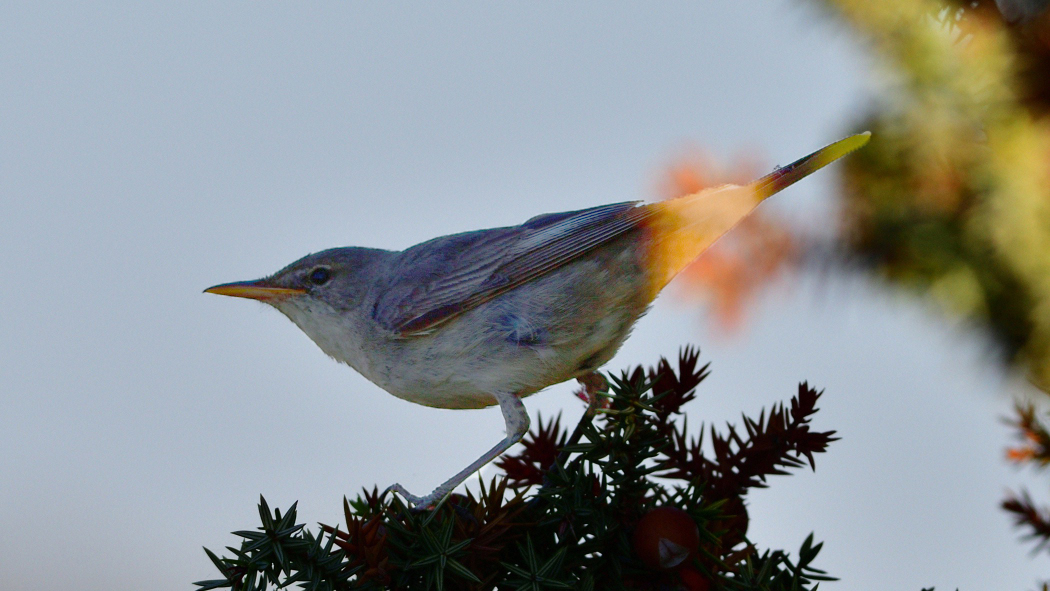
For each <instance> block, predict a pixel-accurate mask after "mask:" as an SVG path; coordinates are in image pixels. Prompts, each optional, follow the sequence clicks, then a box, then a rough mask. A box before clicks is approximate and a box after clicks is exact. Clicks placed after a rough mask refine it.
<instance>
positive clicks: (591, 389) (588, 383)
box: [576, 371, 609, 415]
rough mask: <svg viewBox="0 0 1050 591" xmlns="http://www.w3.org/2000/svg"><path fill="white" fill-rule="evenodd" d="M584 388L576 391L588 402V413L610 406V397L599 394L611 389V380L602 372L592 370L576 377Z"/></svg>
mask: <svg viewBox="0 0 1050 591" xmlns="http://www.w3.org/2000/svg"><path fill="white" fill-rule="evenodd" d="M576 381H577V382H579V383H580V385H581V386H583V387H582V388H580V389H579V390H578V391H577V392H576V397H577V398H579V399H580V400H582V401H584V402H586V403H587V413H588V414H590V415H593V414H594V413H596V412H599V411H602V410H605V409H607V408H609V399H608V398H602V397H600V396H598V393H599V392H605V391H608V389H609V382H608V380H606V379H605V376H603V375H602V374H600V373H598V372H596V371H592V372H591V373H589V374H585V375H582V376H580V377H578V378H576Z"/></svg>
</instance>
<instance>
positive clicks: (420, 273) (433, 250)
mask: <svg viewBox="0 0 1050 591" xmlns="http://www.w3.org/2000/svg"><path fill="white" fill-rule="evenodd" d="M648 215H649V209H648V208H646V207H639V206H638V202H633V201H632V202H625V203H614V204H611V205H602V206H598V207H592V208H590V209H583V210H579V211H570V212H565V213H555V214H546V215H541V216H537V217H535V218H532V219H530V220H529V221H527V222H525V223H524V224H522V225H520V226H513V227H509V228H495V229H492V230H480V231H476V232H467V233H464V234H456V235H453V236H444V237H441V238H436V239H434V240H431V241H429V242H424V243H423V244H419V245H417V246H414V247H412V248H410V249H408V250H406V251H404V252H403V253H401V255H400V256H399V259H398V260H397V263H396V265H395V272H394V274H393V276H392V277H391V278H390V281H389V282H388V283H387V285H386V288H385V289H384V290H383V293H382V294H381V295H380V296H379V297H378V299H377V301H376V304H375V308H374V310H373V316H374V318H375V319H376V320H377V321H378V322H379V323H380V324H382V325H383V326H385V327H386V328H388V329H389V330H392V331H394V332H397V333H400V334H401V335H402V336H412V335H418V334H422V333H425V332H427V331H428V330H430V329H432V328H434V327H435V326H436V325H438V324H440V323H442V322H445V321H446V320H449V319H451V318H454V317H456V316H458V315H460V314H462V313H464V312H466V311H468V310H471V309H473V308H475V307H477V306H479V305H481V304H483V303H485V302H487V301H489V300H491V299H492V298H494V297H496V296H498V295H500V294H501V293H504V292H506V291H508V290H511V289H514V288H515V287H517V286H519V285H521V284H523V283H526V282H528V281H531V280H533V279H536V278H537V277H541V276H543V275H545V274H547V273H550V272H551V271H553V270H555V269H557V268H558V267H560V266H562V265H564V264H566V263H568V262H570V261H572V260H574V259H576V258H577V257H579V256H581V255H583V254H585V253H586V252H588V251H590V250H592V249H594V248H596V247H598V246H600V245H602V244H604V243H606V242H608V241H610V240H613V239H615V238H617V237H618V236H621V235H623V234H624V233H625V232H628V231H630V230H632V229H634V228H637V227H638V225H639V224H640V223H641V222H642V220H644V219H645V218H646V217H647V216H648Z"/></svg>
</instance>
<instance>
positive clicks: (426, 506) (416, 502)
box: [383, 484, 452, 511]
mask: <svg viewBox="0 0 1050 591" xmlns="http://www.w3.org/2000/svg"><path fill="white" fill-rule="evenodd" d="M388 492H391V493H396V494H398V495H400V496H401V498H403V499H405V502H406V504H408V507H409V508H410V509H412V510H413V511H426V510H430V509H435V508H437V506H438V505H439V504H441V502H442V501H444V500H445V498H446V497H448V495H449V493H450V492H452V491H445V490H442V489H441V488H440V487H439V488H438V489H436V490H435V491H434V492H432V493H430V494H429V495H426V496H423V497H417V496H416V495H414V494H412V493H410V492H408V491H407V490H405V487H403V486H401V485H400V484H392V485H390V486H388V487H387V488H386V490H385V491H383V494H386V493H388Z"/></svg>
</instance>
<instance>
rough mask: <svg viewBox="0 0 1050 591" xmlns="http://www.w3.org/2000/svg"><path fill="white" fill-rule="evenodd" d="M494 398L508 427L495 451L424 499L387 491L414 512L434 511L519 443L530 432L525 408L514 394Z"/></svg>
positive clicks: (396, 487) (399, 490)
mask: <svg viewBox="0 0 1050 591" xmlns="http://www.w3.org/2000/svg"><path fill="white" fill-rule="evenodd" d="M495 397H496V400H497V401H499V408H500V410H502V411H503V420H504V422H506V424H507V436H506V437H505V438H504V439H503V441H501V442H499V443H497V444H496V446H495V447H493V448H492V449H490V450H488V451H487V452H485V454H484V455H483V456H481V457H480V458H478V459H477V460H474V462H473V463H471V464H470V465H469V466H467V467H466V468H464V469H463V470H461V471H460V472H459V473H458V474H456V475H455V476H453V477H452V478H449V479H448V480H446V481H445V482H444V483H443V484H442V485H441V486H439V487H437V488H435V489H434V492H432V493H430V494H429V495H427V496H425V497H417V496H415V495H412V494H409V492H408V491H407V490H405V488H404V487H403V486H401V485H400V484H395V485H393V486H391V487H390V488H388V489H387V490H388V491H393V492H395V493H397V494H399V495H401V496H402V497H404V498H405V500H406V501H408V503H409V504H410V505H412V506H413V507H414V508H416V509H426V508H430V507H433V506H435V505H437V504H438V502H440V501H441V500H442V499H444V498H445V497H446V496H448V494H449V493H451V492H452V491H453V490H455V488H456V487H457V486H459V485H460V484H461V483H462V482H463V481H464V480H466V479H467V478H469V477H470V475H471V474H473V473H475V472H477V471H478V470H480V469H481V467H482V466H484V465H485V464H488V463H489V462H491V461H492V460H494V459H496V458H497V457H499V455H500V454H502V453H503V452H505V451H507V450H508V449H509V448H510V447H511V446H512V445H514V444H515V443H517V442H519V441H521V438H522V437H524V436H525V434H526V433H528V431H529V413H528V412H526V411H525V405H524V404H522V403H521V399H520V398H518V397H517V396H516V395H515V394H504V393H497V394H495Z"/></svg>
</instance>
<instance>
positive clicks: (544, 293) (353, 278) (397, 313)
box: [204, 132, 871, 510]
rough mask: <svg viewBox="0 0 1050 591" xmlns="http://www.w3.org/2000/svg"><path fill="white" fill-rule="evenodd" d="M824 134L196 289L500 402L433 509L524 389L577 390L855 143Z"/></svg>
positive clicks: (399, 383)
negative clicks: (568, 202)
mask: <svg viewBox="0 0 1050 591" xmlns="http://www.w3.org/2000/svg"><path fill="white" fill-rule="evenodd" d="M870 136H871V134H870V133H869V132H864V133H860V134H856V135H852V136H849V137H847V138H845V139H842V140H839V141H837V142H835V143H832V144H830V145H828V146H826V147H824V148H822V149H820V150H818V151H816V152H813V153H812V154H810V155H808V156H805V157H804V158H801V159H799V160H796V161H795V162H792V163H791V164H788V165H786V166H782V167H778V168H776V169H775V170H773V172H771V173H770V174H767V175H765V176H763V177H761V178H759V179H757V180H755V181H753V182H751V183H749V184H747V185H742V186H741V185H723V186H720V187H713V188H708V189H705V190H703V191H700V192H698V193H694V194H692V195H687V196H683V197H678V198H675V199H671V200H667V201H659V202H654V203H642V202H639V201H625V202H620V203H612V204H608V205H600V206H596V207H591V208H587V209H581V210H576V211H567V212H561V213H548V214H542V215H538V216H536V217H533V218H531V219H529V220H527V221H525V222H524V223H522V224H520V225H517V226H510V227H502V228H492V229H486V230H476V231H470V232H463V233H459V234H453V235H448V236H441V237H438V238H434V239H432V240H428V241H426V242H423V243H420V244H417V245H415V246H412V247H410V248H407V249H405V250H402V251H391V250H383V249H377V248H364V247H342V248H332V249H328V250H324V251H321V252H317V253H313V254H309V255H307V256H304V257H302V258H300V259H299V260H297V261H295V262H293V263H291V264H290V265H288V266H286V267H284V268H283V269H281V270H280V271H277V272H276V273H274V274H272V275H270V276H267V277H264V278H262V279H256V280H252V281H238V282H234V283H224V284H220V285H215V286H213V287H209V288H207V289H206V290H204V291H205V292H206V293H212V294H218V295H224V296H233V297H239V298H249V299H253V300H258V301H260V302H264V303H265V304H268V305H270V306H272V307H274V308H276V309H277V310H278V311H280V312H281V313H283V314H284V315H285V316H287V317H288V318H289V319H290V320H291V321H292V322H293V323H295V324H296V325H297V326H298V327H299V328H300V329H301V330H302V331H303V332H304V333H306V335H307V336H308V337H309V338H310V339H311V340H313V341H314V343H316V344H317V345H318V346H319V347H320V348H321V350H322V351H324V353H326V354H327V355H329V356H330V357H332V358H334V359H336V360H337V361H339V362H342V363H345V364H347V365H349V366H350V367H352V368H353V369H355V370H356V371H357V372H359V373H360V374H361V375H363V376H364V377H365V378H367V379H369V380H370V381H372V382H373V383H375V384H376V385H378V386H379V387H380V388H382V389H384V390H386V391H387V392H389V393H390V394H393V395H394V396H396V397H398V398H402V399H404V400H407V401H409V402H414V403H416V404H421V405H425V406H431V407H437V408H450V409H472V408H483V407H487V406H492V405H499V407H500V409H501V411H502V413H503V419H504V423H505V427H506V437H504V439H503V440H502V441H500V442H499V443H497V444H496V445H494V446H493V447H492V448H491V449H490V450H488V451H487V452H485V453H484V454H482V455H481V456H480V457H479V458H478V459H477V460H475V461H474V462H472V463H471V464H470V465H468V466H467V467H466V468H464V469H463V470H461V471H460V472H458V473H457V474H456V475H454V476H453V477H452V478H450V479H448V480H447V481H445V482H444V483H442V484H440V485H439V486H437V487H436V488H435V489H434V490H433V491H432V492H431V493H429V494H427V495H423V496H416V495H413V494H411V493H409V492H408V491H407V490H406V489H405V488H404V487H403V486H401V485H400V484H394V485H392V486H390V487H389V488H388V489H387V490H389V491H392V492H394V493H396V494H399V495H401V496H402V497H403V498H404V499H405V501H406V502H407V503H408V505H409V506H411V507H413V508H415V509H417V510H425V509H427V508H433V507H435V506H437V505H438V504H440V502H441V501H442V500H443V499H444V498H446V497H447V496H448V495H450V494H451V493H452V491H453V490H454V489H455V488H456V487H457V486H459V485H460V484H461V483H463V481H465V480H466V479H467V478H469V477H470V476H471V475H472V474H473V473H475V472H476V471H477V470H479V469H480V468H481V467H482V466H484V465H486V464H487V463H489V462H490V461H492V460H493V459H495V458H497V457H498V456H500V455H501V454H502V453H503V452H505V451H506V450H507V449H509V448H510V447H511V446H513V445H514V444H515V443H517V442H518V441H520V440H521V438H522V437H523V436H524V435H525V434H526V433H527V432H528V429H529V423H530V421H529V415H528V413H527V412H526V410H525V407H524V405H523V404H522V398H524V397H526V396H529V395H531V394H534V393H536V392H538V391H540V390H542V389H544V388H546V387H548V386H551V385H553V384H557V383H560V382H564V381H567V380H571V379H574V378H575V379H578V380H579V381H580V382H581V383H583V384H585V387H586V388H588V389H594V388H598V387H599V386H597V385H596V384H601V383H602V382H603V379H602V378H601V376H600V374H598V373H597V372H598V369H599V368H600V367H601V366H602V365H603V364H605V363H606V362H607V361H609V360H610V359H611V358H612V357H613V355H614V354H615V353H616V351H617V350H618V349H619V348H620V346H621V345H622V344H623V342H624V341H625V340H626V339H627V337H628V335H629V334H630V332H631V329H632V327H633V326H634V324H635V322H637V321H638V319H639V318H641V317H642V315H643V314H645V313H646V311H647V310H648V309H649V307H650V305H651V304H652V302H653V300H654V299H655V298H656V296H657V294H659V292H660V290H661V289H663V287H664V286H665V285H667V283H668V282H669V281H670V280H671V279H672V278H673V277H674V276H675V275H677V274H678V272H679V271H681V270H682V269H683V268H684V267H686V266H687V265H688V264H689V263H690V262H692V261H693V260H695V259H696V258H697V257H698V256H699V255H700V254H701V253H702V252H703V251H704V250H705V249H707V248H708V247H709V246H710V245H711V244H712V243H714V241H715V240H717V239H718V238H719V237H720V236H722V235H723V234H725V233H726V232H727V231H729V230H730V229H731V228H732V227H733V226H734V225H736V224H737V223H738V222H739V221H740V220H742V219H743V218H744V217H746V216H747V215H748V214H749V213H750V212H751V211H752V210H754V208H755V207H756V206H757V205H758V204H759V203H760V202H762V201H763V200H765V199H766V198H768V197H769V196H771V195H773V194H775V193H777V192H779V191H780V190H782V189H784V188H786V187H787V186H789V185H791V184H793V183H795V182H797V181H798V180H800V179H802V178H803V177H805V176H807V175H809V174H811V173H813V172H815V171H816V170H818V169H820V168H822V167H824V166H826V165H827V164H829V163H831V162H832V161H834V160H837V159H838V158H840V157H842V156H844V155H846V154H848V153H849V152H852V151H853V150H856V149H858V148H860V147H861V146H863V145H864V144H866V143H867V142H868V139H869V138H870Z"/></svg>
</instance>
